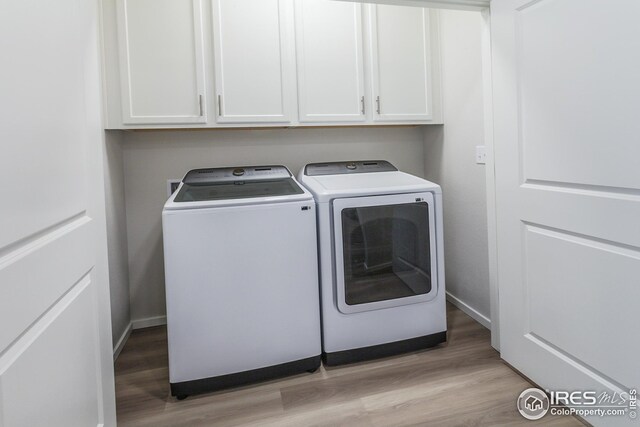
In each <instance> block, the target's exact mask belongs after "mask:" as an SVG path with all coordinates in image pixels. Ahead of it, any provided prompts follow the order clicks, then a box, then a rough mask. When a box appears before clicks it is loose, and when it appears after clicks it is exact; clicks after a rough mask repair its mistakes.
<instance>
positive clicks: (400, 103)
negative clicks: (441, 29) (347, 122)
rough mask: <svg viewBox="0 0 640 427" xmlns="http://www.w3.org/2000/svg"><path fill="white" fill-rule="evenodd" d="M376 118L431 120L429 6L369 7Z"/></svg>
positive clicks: (373, 106) (388, 119) (387, 119)
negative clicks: (425, 7)
mask: <svg viewBox="0 0 640 427" xmlns="http://www.w3.org/2000/svg"><path fill="white" fill-rule="evenodd" d="M370 8H371V9H370V10H371V16H370V41H371V46H370V50H371V55H370V56H371V69H372V73H371V76H372V93H373V97H372V103H371V107H372V109H373V111H374V116H373V117H374V120H375V121H405V120H410V121H420V120H430V119H431V118H432V111H431V58H430V26H429V14H430V12H429V9H423V8H416V7H407V6H388V5H372V6H370Z"/></svg>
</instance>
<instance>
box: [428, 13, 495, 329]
mask: <svg viewBox="0 0 640 427" xmlns="http://www.w3.org/2000/svg"><path fill="white" fill-rule="evenodd" d="M440 17H441V21H440V25H441V31H442V33H441V35H442V52H441V54H442V77H443V108H444V122H445V125H444V126H427V127H425V128H424V135H425V176H426V178H427V179H429V180H432V181H434V182H437V183H439V184H440V185H441V186H442V191H443V198H444V225H445V230H444V232H445V235H444V236H445V264H446V284H447V291H448V292H449V293H450V296H451V297H453V298H450V300H452V301H453V302H456V303H457V304H458V305H460V306H462V308H465V309H466V310H467V311H468V312H470V314H472V315H474V316H475V317H476V319H477V320H480V321H481V322H484V323H485V325H487V324H488V320H489V317H490V304H489V260H488V242H487V214H486V213H487V202H486V192H485V167H484V165H477V164H476V163H475V147H476V146H477V145H483V144H484V138H483V137H484V128H483V104H482V103H483V98H482V89H483V88H482V58H481V30H482V18H481V16H480V13H478V12H464V11H444V10H443V11H441V12H440Z"/></svg>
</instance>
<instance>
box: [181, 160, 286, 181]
mask: <svg viewBox="0 0 640 427" xmlns="http://www.w3.org/2000/svg"><path fill="white" fill-rule="evenodd" d="M290 177H291V172H289V169H287V168H286V167H285V166H280V165H278V166H238V167H230V168H209V169H194V170H191V171H189V173H187V175H186V176H185V177H184V179H183V180H182V181H183V182H184V183H185V184H191V185H198V184H212V183H216V182H220V183H222V182H234V181H259V180H277V179H284V178H290Z"/></svg>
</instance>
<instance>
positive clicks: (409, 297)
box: [333, 192, 438, 314]
mask: <svg viewBox="0 0 640 427" xmlns="http://www.w3.org/2000/svg"><path fill="white" fill-rule="evenodd" d="M434 212H435V210H434V197H433V194H432V193H430V192H424V193H411V194H396V195H387V196H372V197H357V198H347V199H336V200H334V201H333V225H334V243H335V244H334V248H335V258H334V262H335V272H336V278H335V283H336V293H335V295H336V300H337V301H336V304H337V306H338V309H339V310H340V311H341V312H342V313H345V314H349V313H357V312H361V311H368V310H378V309H383V308H388V307H395V306H400V305H405V304H415V303H419V302H425V301H430V300H432V299H433V298H435V296H436V295H437V293H438V282H437V277H438V275H437V262H436V257H437V254H436V235H435V216H434V215H435V213H434Z"/></svg>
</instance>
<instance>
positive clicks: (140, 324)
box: [131, 316, 167, 329]
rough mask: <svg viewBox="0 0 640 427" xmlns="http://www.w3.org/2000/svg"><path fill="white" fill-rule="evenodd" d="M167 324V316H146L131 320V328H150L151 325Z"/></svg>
mask: <svg viewBox="0 0 640 427" xmlns="http://www.w3.org/2000/svg"><path fill="white" fill-rule="evenodd" d="M166 324H167V316H155V317H147V318H144V319H136V320H132V321H131V325H132V327H133V329H142V328H150V327H152V326H160V325H166Z"/></svg>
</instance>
